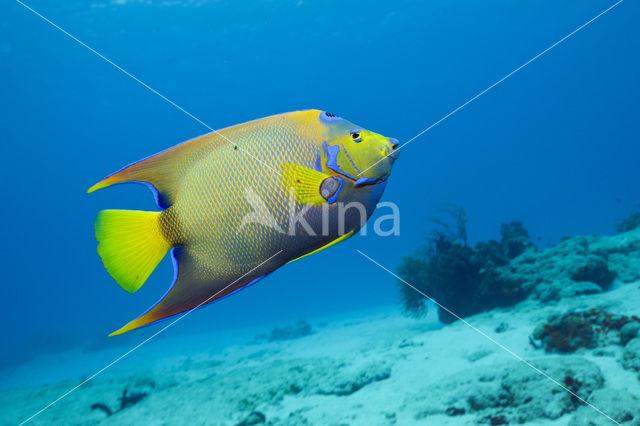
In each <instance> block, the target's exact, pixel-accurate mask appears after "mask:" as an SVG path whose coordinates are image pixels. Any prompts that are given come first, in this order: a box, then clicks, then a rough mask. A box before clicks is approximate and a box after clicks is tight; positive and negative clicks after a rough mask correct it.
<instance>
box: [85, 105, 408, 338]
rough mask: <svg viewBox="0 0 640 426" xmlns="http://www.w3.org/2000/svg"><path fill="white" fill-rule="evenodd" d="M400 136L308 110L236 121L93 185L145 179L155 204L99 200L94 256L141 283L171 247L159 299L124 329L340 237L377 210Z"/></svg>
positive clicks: (133, 287) (124, 282)
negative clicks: (143, 207)
mask: <svg viewBox="0 0 640 426" xmlns="http://www.w3.org/2000/svg"><path fill="white" fill-rule="evenodd" d="M397 146H398V141H397V140H396V139H393V138H387V137H384V136H382V135H379V134H377V133H373V132H371V131H368V130H365V129H363V128H360V127H359V126H356V125H354V124H352V123H350V122H348V121H347V120H344V119H342V118H340V117H337V116H335V115H333V114H330V113H327V112H323V111H319V110H307V111H297V112H289V113H285V114H279V115H274V116H271V117H266V118H262V119H259V120H255V121H250V122H248V123H243V124H238V125H236V126H232V127H228V128H225V129H222V130H220V131H217V132H212V133H208V134H206V135H203V136H200V137H197V138H195V139H191V140H189V141H187V142H184V143H182V144H180V145H177V146H175V147H173V148H170V149H168V150H166V151H163V152H161V153H159V154H156V155H153V156H151V157H148V158H146V159H144V160H141V161H138V162H135V163H133V164H130V165H128V166H126V167H125V168H123V169H121V170H120V171H118V172H116V173H114V174H112V175H110V176H108V177H107V178H105V179H104V180H102V181H101V182H99V183H97V184H96V185H94V186H93V187H91V188H90V189H89V191H88V192H93V191H96V190H98V189H102V188H106V187H108V186H111V185H113V184H117V183H125V182H134V183H143V184H145V185H147V186H148V187H149V189H150V190H151V191H152V192H153V194H154V195H155V199H156V202H157V204H158V206H159V207H160V208H161V209H162V210H161V211H159V212H146V211H130V210H103V211H101V212H99V213H98V215H97V218H96V223H95V235H96V239H97V240H98V243H99V244H98V254H99V255H100V257H101V258H102V262H103V263H104V266H105V268H106V269H107V271H108V272H109V274H110V275H111V276H112V277H113V278H114V279H115V280H116V282H117V283H118V284H119V285H120V286H121V287H122V288H123V289H125V290H127V291H128V292H131V293H133V292H135V291H137V290H138V289H140V287H142V285H143V284H144V282H145V281H146V279H147V278H148V277H149V275H150V274H151V273H152V272H153V270H154V269H155V268H156V266H157V265H158V263H159V262H160V261H161V260H162V258H163V257H164V256H165V255H166V254H167V252H171V258H172V259H173V267H174V277H173V282H172V284H171V287H170V289H169V290H168V291H167V293H166V294H165V295H164V297H163V298H162V299H161V300H160V301H158V302H157V303H156V304H155V305H154V306H152V307H151V308H150V309H149V310H147V311H146V312H145V313H144V314H142V315H141V316H140V317H138V318H137V319H135V320H133V321H131V322H130V323H128V324H127V325H125V326H124V327H122V328H120V329H119V330H117V331H115V332H113V333H112V334H111V335H117V334H122V333H125V332H127V331H130V330H133V329H135V328H138V327H141V326H144V325H147V324H150V323H153V322H155V321H158V320H161V319H163V318H167V317H170V316H172V315H176V314H179V313H182V312H186V311H188V310H191V309H193V308H196V307H199V306H202V305H204V304H206V303H210V302H213V301H214V300H218V299H220V298H222V297H225V296H227V295H229V294H231V293H234V292H236V291H238V290H240V289H241V288H243V287H247V286H248V285H250V284H253V283H255V282H257V281H258V280H260V279H261V278H263V277H264V276H266V275H267V274H269V273H270V272H272V271H274V270H275V269H277V268H279V267H281V266H282V265H284V264H286V263H288V262H291V261H293V260H296V259H299V258H301V257H304V256H307V255H309V254H312V253H315V252H318V251H320V250H322V249H324V248H327V247H329V246H331V245H333V244H335V243H337V242H340V241H343V240H345V239H347V238H349V237H350V236H352V235H353V234H354V233H355V232H357V231H358V230H359V229H360V228H361V227H362V226H364V225H365V223H366V220H367V219H368V218H369V216H370V215H371V214H372V212H373V211H374V209H375V207H376V204H377V202H378V200H379V199H380V197H381V195H382V192H383V191H384V188H385V186H386V182H387V179H388V177H389V175H390V173H391V167H392V164H393V162H394V161H395V159H396V157H397V154H398V153H397V151H396V148H397Z"/></svg>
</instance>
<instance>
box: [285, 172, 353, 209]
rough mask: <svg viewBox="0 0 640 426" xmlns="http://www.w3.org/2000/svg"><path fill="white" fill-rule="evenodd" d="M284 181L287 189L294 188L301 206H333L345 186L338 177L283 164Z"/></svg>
mask: <svg viewBox="0 0 640 426" xmlns="http://www.w3.org/2000/svg"><path fill="white" fill-rule="evenodd" d="M281 170H282V180H283V184H284V186H285V187H286V188H293V190H294V192H295V194H294V195H295V197H296V201H297V202H299V203H300V204H313V205H320V204H324V203H329V204H333V203H335V202H336V200H337V199H338V195H339V194H340V191H341V190H342V187H343V185H344V180H343V179H342V178H341V177H338V176H330V175H327V174H325V173H322V172H319V171H317V170H314V169H310V168H308V167H304V166H300V165H298V164H293V163H283V165H282V168H281Z"/></svg>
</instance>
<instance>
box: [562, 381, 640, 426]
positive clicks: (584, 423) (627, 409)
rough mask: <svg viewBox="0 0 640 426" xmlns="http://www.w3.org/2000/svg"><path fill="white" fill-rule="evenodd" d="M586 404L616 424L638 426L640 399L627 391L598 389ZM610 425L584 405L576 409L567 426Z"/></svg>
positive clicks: (606, 419) (603, 417) (606, 420)
mask: <svg viewBox="0 0 640 426" xmlns="http://www.w3.org/2000/svg"><path fill="white" fill-rule="evenodd" d="M587 402H588V403H589V404H593V406H594V407H598V409H599V410H602V412H603V413H605V414H606V415H607V416H609V417H611V418H612V419H613V420H615V421H616V422H618V423H624V424H625V425H629V426H631V425H634V426H638V425H640V398H638V397H637V396H635V395H632V394H630V393H629V392H627V391H623V390H619V389H598V390H595V391H594V392H593V393H592V394H591V396H590V397H589V399H588V400H587ZM611 424H612V422H611V420H609V419H608V418H607V417H605V416H603V415H602V414H600V413H598V412H597V411H595V410H594V409H593V408H592V407H589V406H586V405H583V406H582V407H580V408H578V409H577V410H576V411H575V413H574V414H573V415H572V416H571V420H570V421H569V426H609V425H611Z"/></svg>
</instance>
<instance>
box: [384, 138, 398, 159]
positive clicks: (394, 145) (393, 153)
mask: <svg viewBox="0 0 640 426" xmlns="http://www.w3.org/2000/svg"><path fill="white" fill-rule="evenodd" d="M389 143H390V144H391V146H390V148H389V149H388V151H389V153H388V154H387V157H389V158H390V159H391V161H392V162H394V161H396V160H397V159H398V158H400V150H399V149H398V148H399V147H400V141H399V140H398V139H396V138H389Z"/></svg>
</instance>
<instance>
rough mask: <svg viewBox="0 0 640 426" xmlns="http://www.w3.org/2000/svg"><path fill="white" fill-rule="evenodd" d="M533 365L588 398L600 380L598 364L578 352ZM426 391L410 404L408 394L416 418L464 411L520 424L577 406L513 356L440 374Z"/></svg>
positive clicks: (481, 418) (554, 416)
mask: <svg viewBox="0 0 640 426" xmlns="http://www.w3.org/2000/svg"><path fill="white" fill-rule="evenodd" d="M533 364H534V365H535V367H536V368H538V369H540V370H542V371H544V372H546V373H547V374H548V375H549V376H551V377H559V378H562V381H563V384H564V385H565V386H566V387H567V388H569V389H570V390H571V391H572V392H574V393H575V394H576V395H578V396H580V397H581V398H585V399H586V398H588V397H589V395H591V393H592V392H593V391H594V390H596V389H599V388H601V387H602V386H603V383H604V377H603V375H602V372H601V371H600V369H599V368H598V366H597V365H595V364H594V363H592V362H590V361H588V360H585V359H583V358H580V357H548V358H540V359H537V360H536V361H535V362H534V363H533ZM429 394H430V398H426V399H429V401H428V402H426V401H425V402H417V403H416V398H414V399H413V402H414V403H416V405H417V407H418V409H417V411H416V414H415V417H416V419H424V418H428V417H429V416H432V415H434V414H446V415H448V416H455V415H458V413H462V412H464V413H468V414H472V415H474V416H475V419H476V422H477V423H479V424H485V423H487V424H496V423H495V422H497V421H498V420H499V419H502V420H501V421H502V423H497V424H522V423H525V422H531V421H535V420H540V419H552V420H553V419H557V418H559V417H561V416H563V415H565V414H567V413H571V412H573V411H574V410H576V408H577V407H578V406H579V405H580V401H579V400H578V399H577V398H575V397H574V396H572V395H571V394H569V393H568V392H565V391H563V390H562V389H559V388H558V386H557V385H556V384H554V383H552V382H551V381H549V380H548V379H547V378H546V377H544V376H543V375H541V374H539V373H538V372H537V371H535V370H533V369H532V368H531V367H529V366H528V365H525V364H523V363H521V362H518V361H515V360H514V361H510V362H508V363H506V364H504V365H503V363H500V364H499V365H490V366H483V367H476V368H471V369H467V370H464V371H461V372H459V373H456V374H454V375H451V376H448V377H445V378H443V379H442V380H441V382H440V383H439V384H437V385H436V386H435V388H434V389H432V390H431V391H430V392H429ZM418 401H420V399H419V398H418ZM421 405H422V406H421Z"/></svg>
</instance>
